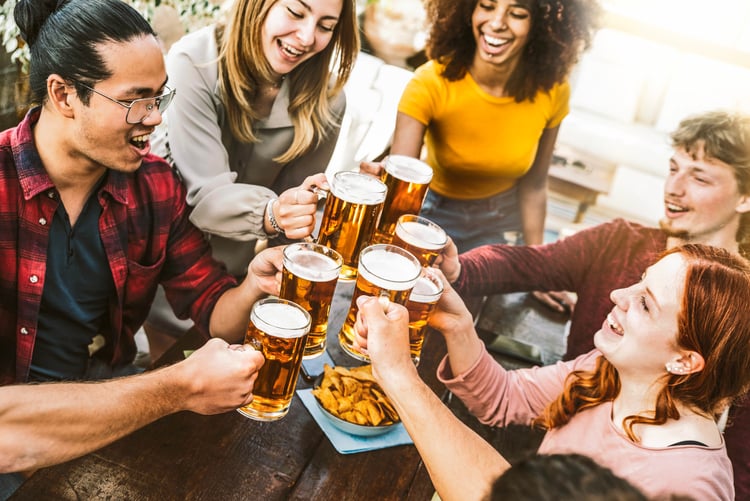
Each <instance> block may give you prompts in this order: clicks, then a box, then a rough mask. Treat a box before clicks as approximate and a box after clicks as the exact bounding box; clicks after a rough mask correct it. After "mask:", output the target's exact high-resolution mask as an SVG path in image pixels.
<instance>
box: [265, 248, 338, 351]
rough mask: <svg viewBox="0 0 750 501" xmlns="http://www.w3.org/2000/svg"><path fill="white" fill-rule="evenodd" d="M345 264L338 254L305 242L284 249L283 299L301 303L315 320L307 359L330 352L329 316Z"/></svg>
mask: <svg viewBox="0 0 750 501" xmlns="http://www.w3.org/2000/svg"><path fill="white" fill-rule="evenodd" d="M341 262H342V260H341V255H340V254H339V253H338V252H336V251H335V250H333V249H330V248H328V247H325V246H323V245H319V244H314V243H308V242H301V243H294V244H290V245H287V246H286V247H285V248H284V268H283V270H282V273H281V292H280V294H279V297H281V298H282V299H288V300H289V301H293V302H295V303H297V304H298V305H300V306H301V307H302V308H303V309H304V310H306V311H307V312H308V313H309V314H310V318H311V319H312V320H311V325H310V333H309V334H308V335H307V342H306V343H305V354H304V358H313V357H317V356H319V355H321V354H322V353H323V351H325V349H326V333H327V332H328V314H329V313H330V311H331V302H332V301H333V292H334V291H335V290H336V282H337V281H338V278H339V272H340V271H341Z"/></svg>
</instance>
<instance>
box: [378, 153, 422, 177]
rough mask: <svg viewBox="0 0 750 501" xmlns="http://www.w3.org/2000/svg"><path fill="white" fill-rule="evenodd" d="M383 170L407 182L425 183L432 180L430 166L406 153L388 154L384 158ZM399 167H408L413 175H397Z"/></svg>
mask: <svg viewBox="0 0 750 501" xmlns="http://www.w3.org/2000/svg"><path fill="white" fill-rule="evenodd" d="M384 164H385V171H386V172H387V173H388V174H390V175H392V176H393V177H395V178H397V179H400V180H402V181H404V182H407V183H416V184H427V183H429V182H430V181H432V176H433V170H432V167H430V165H429V164H428V163H426V162H423V161H422V160H420V159H419V158H414V157H410V156H407V155H388V156H387V157H386V158H385V162H384ZM399 168H402V169H408V171H409V174H414V175H413V176H405V175H403V173H402V175H399Z"/></svg>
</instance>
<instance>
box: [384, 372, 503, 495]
mask: <svg viewBox="0 0 750 501" xmlns="http://www.w3.org/2000/svg"><path fill="white" fill-rule="evenodd" d="M384 389H385V391H386V393H387V394H388V396H389V398H390V399H391V400H392V401H393V404H394V406H395V407H396V410H397V411H398V413H399V416H400V417H401V419H402V421H403V423H404V426H405V427H406V430H407V431H408V432H409V435H410V436H411V437H412V439H413V440H414V445H415V446H416V447H417V450H418V451H419V454H420V455H421V457H422V459H423V460H424V462H425V466H426V467H427V470H428V472H429V474H430V478H431V479H432V483H433V485H434V486H435V489H436V490H437V492H438V494H439V495H440V498H441V499H442V500H443V501H450V500H464V499H481V498H482V497H483V496H486V495H487V494H488V493H489V491H490V488H491V485H492V482H493V481H494V480H495V478H497V477H498V476H499V475H501V474H502V473H503V472H504V471H505V470H507V469H508V468H509V467H510V464H509V463H508V462H507V461H506V460H505V458H503V457H502V456H501V455H500V454H499V453H498V452H497V451H496V450H495V449H494V448H493V447H492V446H491V445H490V444H488V443H487V442H486V441H485V440H484V439H483V438H482V437H480V436H479V435H477V434H476V433H474V432H473V431H472V430H471V429H470V428H469V427H467V426H466V425H464V424H463V423H462V422H461V421H459V420H458V418H456V416H454V415H453V413H452V412H451V411H450V409H448V408H447V407H446V406H445V405H443V403H442V402H441V401H440V400H439V399H438V397H437V396H436V395H435V394H434V393H433V392H432V390H430V388H429V387H427V386H426V385H425V384H424V383H423V382H422V380H421V379H419V377H418V376H415V377H413V378H409V377H403V375H401V376H400V377H396V378H393V379H392V380H391V381H390V382H386V383H384Z"/></svg>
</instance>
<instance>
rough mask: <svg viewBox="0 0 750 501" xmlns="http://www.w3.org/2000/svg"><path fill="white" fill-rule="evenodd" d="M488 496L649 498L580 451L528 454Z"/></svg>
mask: <svg viewBox="0 0 750 501" xmlns="http://www.w3.org/2000/svg"><path fill="white" fill-rule="evenodd" d="M488 499H491V500H498V501H500V500H502V501H507V500H509V499H513V500H515V501H524V500H528V501H532V500H533V501H547V500H549V501H646V500H647V498H646V496H644V495H643V494H642V493H641V492H640V491H639V490H638V489H636V488H635V487H633V486H632V485H631V484H630V483H629V482H628V481H627V480H624V479H622V478H620V477H618V476H617V475H615V474H614V473H612V470H610V469H608V468H605V467H603V466H601V465H599V464H598V463H597V462H595V461H594V460H593V459H591V458H589V457H586V456H582V455H580V454H540V455H534V456H531V457H528V458H526V459H524V460H522V461H519V462H518V463H517V464H515V465H513V467H512V468H510V469H509V470H507V471H506V472H505V473H504V474H503V475H501V476H500V477H498V479H497V480H496V481H495V483H494V484H493V486H492V492H491V493H490V496H489V498H488Z"/></svg>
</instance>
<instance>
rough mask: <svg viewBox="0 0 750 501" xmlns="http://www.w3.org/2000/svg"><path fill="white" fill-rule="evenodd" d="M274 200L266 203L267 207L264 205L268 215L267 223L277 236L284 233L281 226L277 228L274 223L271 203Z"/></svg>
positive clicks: (275, 222) (276, 223) (277, 225)
mask: <svg viewBox="0 0 750 501" xmlns="http://www.w3.org/2000/svg"><path fill="white" fill-rule="evenodd" d="M276 200H278V198H272V199H271V200H269V201H268V205H266V213H267V214H268V222H269V223H270V224H271V228H273V229H274V230H275V231H276V233H278V234H279V235H282V234H283V233H284V230H282V229H281V226H279V223H278V222H277V221H276V218H275V217H274V215H273V203H274V202H275V201H276ZM274 236H276V235H274Z"/></svg>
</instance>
